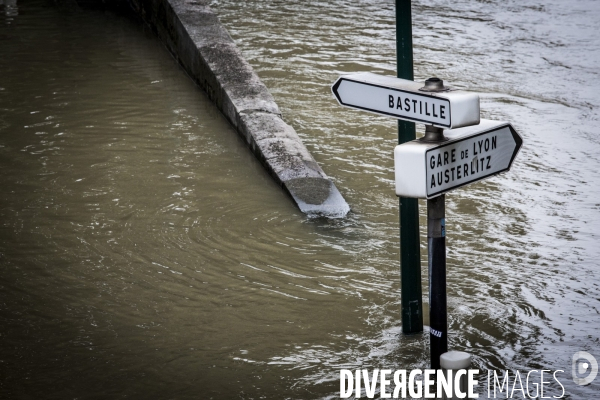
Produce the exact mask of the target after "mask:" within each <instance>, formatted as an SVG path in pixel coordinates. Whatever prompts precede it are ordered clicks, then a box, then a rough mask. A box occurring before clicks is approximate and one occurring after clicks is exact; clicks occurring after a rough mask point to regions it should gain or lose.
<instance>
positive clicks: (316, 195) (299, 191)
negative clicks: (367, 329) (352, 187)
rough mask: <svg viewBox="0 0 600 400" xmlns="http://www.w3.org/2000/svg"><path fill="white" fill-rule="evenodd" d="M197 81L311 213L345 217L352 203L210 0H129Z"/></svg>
mask: <svg viewBox="0 0 600 400" xmlns="http://www.w3.org/2000/svg"><path fill="white" fill-rule="evenodd" d="M129 2H130V4H131V5H132V7H133V8H134V10H135V11H136V12H137V13H138V14H139V15H140V16H141V17H142V19H144V20H145V21H146V22H147V23H148V24H150V25H151V26H152V27H153V28H154V29H155V30H156V32H157V33H158V36H159V37H160V38H161V40H163V41H164V42H165V44H166V45H167V48H168V49H169V50H170V51H171V53H172V54H173V55H174V56H175V58H176V59H177V60H178V61H179V63H180V64H181V65H182V66H183V67H184V69H185V70H186V71H187V72H188V74H189V75H190V76H191V77H192V79H194V81H195V82H196V83H197V84H198V85H200V86H201V87H202V88H203V89H204V90H205V91H206V93H207V94H208V96H209V98H210V99H211V101H213V103H215V105H216V106H217V107H218V108H219V110H221V112H222V113H223V114H224V115H225V117H226V118H227V119H228V120H229V121H230V122H231V124H232V125H233V126H234V127H235V128H236V130H237V131H238V132H239V133H240V134H241V135H242V136H243V137H244V138H245V139H246V142H247V143H248V145H249V146H250V148H251V149H252V151H253V152H254V154H255V155H256V156H257V157H258V158H259V159H260V161H261V162H262V163H263V165H264V166H265V167H266V168H267V170H268V171H269V172H270V173H271V175H272V176H273V177H274V178H275V180H276V181H277V182H278V183H279V184H280V185H281V186H282V187H284V188H285V189H286V190H287V192H288V193H289V194H290V195H291V196H292V198H293V199H294V201H295V202H296V204H297V205H298V207H299V208H300V210H301V211H302V212H304V213H306V214H307V215H308V216H310V217H321V216H322V217H329V218H340V217H344V216H345V215H346V214H347V213H348V211H350V207H349V206H348V203H346V201H345V200H344V198H343V197H342V195H341V194H340V192H339V191H338V189H337V188H336V186H335V185H334V184H333V182H332V181H331V180H330V179H329V178H328V177H327V175H326V174H325V173H324V172H323V170H322V169H321V167H320V166H319V165H318V164H317V162H316V161H315V159H314V158H313V157H312V155H311V154H310V152H309V151H308V150H307V149H306V147H305V146H304V144H303V143H302V141H301V140H300V138H299V137H298V134H297V133H296V131H295V130H294V128H292V127H291V126H289V125H288V124H286V123H285V122H284V121H283V120H282V119H281V112H280V111H279V107H278V106H277V104H276V103H275V100H274V99H273V96H272V95H271V93H269V91H268V89H267V88H266V86H265V85H264V84H263V83H262V81H261V80H260V79H259V78H258V75H257V74H256V73H255V72H254V70H253V69H252V67H251V66H250V64H248V62H247V61H246V60H245V59H244V58H243V56H242V54H241V52H240V50H239V49H238V48H237V46H236V45H235V43H234V42H233V40H232V39H231V37H230V36H229V33H228V32H227V30H226V29H225V28H224V27H223V26H222V25H221V23H220V22H219V19H218V17H217V16H216V14H215V13H214V12H213V11H212V10H211V9H210V7H209V5H208V3H209V1H208V0H129Z"/></svg>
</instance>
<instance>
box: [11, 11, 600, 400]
mask: <svg viewBox="0 0 600 400" xmlns="http://www.w3.org/2000/svg"><path fill="white" fill-rule="evenodd" d="M414 3H415V4H414V5H413V13H414V20H415V27H414V34H415V39H414V41H415V46H416V48H415V61H416V76H417V79H419V80H423V79H425V78H427V77H429V76H433V75H438V76H440V77H441V78H443V79H444V80H445V81H446V82H448V83H450V84H452V85H453V86H455V87H460V88H466V89H471V90H475V91H478V92H479V93H481V97H482V111H483V112H482V117H484V118H491V119H500V120H507V121H510V122H511V123H512V124H513V125H514V126H515V127H516V128H517V130H518V131H519V132H520V133H521V134H522V135H523V137H524V140H525V145H524V148H523V150H522V152H521V154H520V157H519V159H517V161H516V163H515V166H514V169H513V170H512V171H511V172H510V173H509V174H507V175H505V176H500V177H497V178H494V179H492V180H491V181H488V182H483V183H479V184H475V185H472V186H470V187H468V188H465V189H461V190H458V191H456V192H454V193H452V194H450V195H448V196H447V230H448V294H449V303H448V304H449V313H450V316H449V317H450V318H449V323H450V347H451V348H453V349H456V350H466V351H469V352H471V353H473V354H474V356H475V362H476V364H477V365H478V366H479V367H480V368H481V369H484V370H485V369H488V368H498V369H505V368H515V369H521V370H525V369H531V368H538V369H539V368H546V369H552V370H555V369H562V370H565V371H567V373H566V374H565V379H564V380H561V381H562V382H563V384H564V385H565V387H566V389H567V392H568V393H570V394H571V395H572V398H592V397H593V396H592V393H596V391H597V390H598V387H599V385H600V383H599V382H595V383H593V384H592V385H590V386H588V387H576V386H574V385H573V384H572V383H570V382H571V381H570V372H569V371H570V362H571V361H570V358H571V356H572V354H573V353H574V352H575V351H579V350H586V351H589V352H590V353H592V354H595V355H596V356H600V344H599V341H600V335H599V333H598V332H599V330H598V328H599V327H600V316H599V315H598V313H599V311H598V310H599V309H600V277H599V274H598V266H597V260H598V259H599V258H600V249H599V248H598V246H597V243H598V234H597V231H598V228H600V224H599V222H598V212H599V210H600V201H599V200H598V199H599V198H600V189H598V175H597V169H598V166H599V164H600V162H599V161H600V160H599V156H598V154H599V153H600V152H599V151H598V150H600V149H599V146H600V143H599V139H598V138H599V136H598V134H597V132H596V129H595V123H596V122H597V121H598V119H599V118H598V117H599V116H598V111H597V110H598V105H599V103H600V101H599V100H600V98H599V95H598V90H597V89H598V84H597V83H595V82H597V81H598V71H597V68H595V66H596V64H597V62H598V61H599V60H600V54H599V51H600V50H599V49H600V46H599V44H600V43H598V41H599V39H598V38H597V37H596V35H595V31H596V30H597V21H598V20H600V18H599V17H600V9H599V8H598V7H597V5H596V4H595V2H593V1H583V0H582V1H578V2H576V3H563V2H559V1H558V0H556V1H552V2H544V4H543V5H542V4H539V3H536V2H534V1H526V2H522V1H520V2H516V1H509V2H508V3H507V2H495V1H488V2H472V1H458V2H453V3H452V4H450V3H447V2H445V1H441V0H440V1H430V2H414ZM4 4H6V1H5V2H4ZM213 7H214V8H215V9H216V10H218V12H219V14H220V15H221V17H222V20H223V22H224V23H225V24H226V26H227V27H228V29H229V30H230V33H231V34H232V36H233V37H234V39H235V40H236V42H237V43H238V44H239V46H240V48H241V49H242V51H243V53H244V54H245V55H246V56H247V58H248V59H249V61H250V63H251V64H252V65H253V66H254V67H255V68H256V70H257V71H258V74H259V76H260V77H261V78H262V79H263V80H264V81H265V83H266V84H267V86H268V87H269V88H270V89H271V90H272V92H273V94H274V96H275V98H276V100H277V101H278V103H279V105H280V107H281V109H282V112H283V115H284V118H285V119H286V120H287V122H289V123H290V124H292V125H293V126H294V127H295V128H296V130H297V131H298V133H299V134H300V135H301V137H302V138H303V140H304V141H305V143H306V144H307V147H309V149H310V150H311V152H312V153H313V155H314V156H315V158H316V159H317V161H319V162H320V163H321V164H322V166H323V169H324V170H325V171H327V173H328V174H329V175H330V176H331V177H332V178H333V179H334V180H335V181H336V185H337V186H338V187H339V188H340V189H341V191H342V193H343V194H344V196H345V197H346V198H347V199H348V201H349V203H350V204H351V206H352V208H353V213H351V215H350V216H349V217H348V218H346V219H344V220H335V221H328V220H316V221H315V220H308V219H306V217H305V216H304V215H303V214H302V213H300V212H299V211H298V210H297V209H296V208H295V207H294V206H293V204H292V202H291V201H290V200H289V199H288V198H287V197H286V196H285V194H284V193H282V191H281V190H280V188H278V187H277V186H276V185H275V183H274V182H273V181H272V179H271V178H270V177H269V176H268V175H267V174H266V172H265V171H264V170H263V168H262V167H261V166H260V164H259V163H258V162H257V161H256V160H255V159H254V156H253V155H252V154H251V153H250V152H249V151H248V150H247V148H246V147H245V145H244V143H243V141H242V140H241V139H238V137H237V135H236V133H235V132H234V131H233V129H232V128H231V127H230V126H229V125H228V124H227V123H226V122H225V121H224V119H223V118H222V116H221V115H220V114H219V113H218V111H216V110H215V109H214V108H213V107H212V105H211V104H210V103H209V102H208V100H207V99H206V97H205V95H204V94H203V93H202V92H201V91H200V90H198V89H197V88H195V87H193V85H192V84H191V81H190V80H189V79H188V78H187V77H186V76H185V74H184V73H183V72H182V71H181V69H180V68H178V67H177V65H176V63H175V62H174V61H173V60H172V59H171V57H170V56H169V55H168V54H167V52H166V51H165V49H164V48H163V46H162V45H161V44H160V43H158V41H157V40H156V39H155V38H154V36H153V35H152V34H151V33H150V32H146V31H145V30H144V28H143V27H142V26H141V25H139V24H138V23H136V22H135V21H130V20H128V19H126V18H123V17H120V16H117V15H114V14H112V13H105V12H99V11H83V10H77V9H72V8H70V7H69V8H67V9H65V7H62V8H60V7H55V6H53V5H52V3H49V2H45V1H39V2H35V1H33V2H29V1H24V2H19V8H18V10H19V15H18V16H17V17H16V18H14V20H13V22H12V23H10V24H8V23H7V22H8V19H9V17H8V16H6V14H7V13H6V5H0V10H1V11H2V12H0V15H3V16H0V18H3V21H2V22H3V23H0V38H1V40H0V54H2V55H3V56H2V57H0V70H1V71H2V78H0V171H2V173H1V175H0V180H1V187H2V191H0V286H1V291H0V326H1V328H0V334H1V336H2V351H1V353H0V376H2V378H1V379H0V385H1V390H2V391H3V394H6V397H8V398H22V397H26V396H35V397H40V395H41V397H44V396H48V397H52V398H75V397H82V398H87V397H92V396H93V395H96V396H98V397H100V398H108V397H117V396H122V397H132V398H148V397H152V398H211V397H212V398H224V397H226V396H229V397H231V396H233V397H239V398H259V397H263V398H307V399H308V398H322V397H335V393H336V391H337V390H339V383H338V381H337V379H338V376H339V369H340V368H342V367H344V368H351V369H352V368H357V367H363V368H375V367H387V368H390V369H397V368H407V369H411V368H414V367H423V366H425V365H426V364H427V362H428V358H429V357H428V353H427V349H428V344H427V336H428V334H427V333H425V334H423V335H416V336H410V337H406V336H402V335H401V334H400V332H401V328H400V303H399V287H400V285H399V273H398V261H397V259H398V238H397V226H398V224H397V219H398V214H397V200H396V198H395V196H394V191H393V171H392V166H393V161H392V150H393V146H394V142H395V122H394V121H392V120H388V119H387V118H384V117H376V116H373V115H371V114H367V113H360V112H352V111H349V110H347V109H343V108H341V107H339V106H338V104H337V103H336V101H335V100H334V99H333V97H332V96H331V93H330V89H329V86H330V85H331V83H332V82H333V81H334V79H335V78H336V77H337V76H338V75H339V74H341V73H345V72H354V71H357V72H358V71H371V72H378V73H386V74H390V75H393V74H394V72H393V71H394V64H393V62H394V19H393V17H394V9H393V2H388V1H378V0H370V1H366V0H362V1H354V2H350V1H345V0H336V1H334V2H302V3H301V5H300V3H297V4H296V3H290V2H262V1H258V0H256V1H254V0H253V1H246V2H243V3H240V2H236V1H229V0H227V1H223V0H219V1H216V0H215V1H214V2H213ZM11 18H13V17H11ZM565 26H568V27H569V29H564V27H565ZM421 210H422V211H423V210H424V206H423V207H422V208H421ZM422 222H424V215H422ZM422 226H424V224H422ZM422 233H423V234H424V231H423V232H422ZM422 243H423V244H424V241H422ZM425 254H426V251H425V249H424V248H423V250H422V255H423V260H422V264H423V265H424V266H426V259H425V258H424V256H425ZM423 277H424V279H426V277H427V274H426V273H424V274H423ZM423 284H424V288H426V284H427V282H426V281H425V280H424V281H423ZM424 298H425V300H426V299H427V293H426V291H425V293H424Z"/></svg>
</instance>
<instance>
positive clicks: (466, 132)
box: [394, 119, 523, 199]
mask: <svg viewBox="0 0 600 400" xmlns="http://www.w3.org/2000/svg"><path fill="white" fill-rule="evenodd" d="M444 136H445V137H446V138H447V139H448V140H447V141H445V142H442V143H427V142H423V141H421V140H418V139H417V140H413V141H411V142H408V143H404V144H402V145H399V146H396V148H395V150H394V165H395V172H396V195H398V196H403V197H416V198H425V199H430V198H433V197H436V196H439V195H441V194H443V193H446V192H448V191H451V190H454V189H456V188H458V187H461V186H464V185H467V184H469V183H473V182H477V181H480V180H482V179H486V178H489V177H491V176H493V175H497V174H499V173H501V172H506V171H508V170H509V169H510V167H511V165H512V163H513V160H514V159H515V157H516V156H517V154H518V152H519V149H520V148H521V145H522V144H523V139H522V138H521V136H519V134H518V133H517V132H516V131H515V129H514V128H513V127H512V126H511V125H510V124H509V123H507V122H501V121H490V120H485V119H482V120H481V122H480V124H479V125H473V126H468V127H465V128H459V129H452V130H445V131H444Z"/></svg>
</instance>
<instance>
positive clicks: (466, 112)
mask: <svg viewBox="0 0 600 400" xmlns="http://www.w3.org/2000/svg"><path fill="white" fill-rule="evenodd" d="M422 87H423V84H422V83H419V82H413V81H409V80H406V79H400V78H393V77H389V76H383V75H377V74H372V73H367V72H365V73H360V74H352V75H343V76H341V77H340V78H338V80H337V81H336V82H335V83H334V84H333V86H332V87H331V91H332V92H333V94H334V96H335V97H336V98H337V100H338V102H339V103H340V104H341V105H343V106H346V107H351V108H356V109H360V110H365V111H370V112H374V113H377V114H383V115H388V116H390V117H394V118H398V119H402V120H406V121H413V122H421V123H425V124H428V125H434V126H438V127H442V128H460V127H463V126H469V125H476V124H478V123H479V96H478V95H477V94H475V93H469V92H463V91H460V90H448V91H443V92H427V91H422V90H420V89H421V88H422Z"/></svg>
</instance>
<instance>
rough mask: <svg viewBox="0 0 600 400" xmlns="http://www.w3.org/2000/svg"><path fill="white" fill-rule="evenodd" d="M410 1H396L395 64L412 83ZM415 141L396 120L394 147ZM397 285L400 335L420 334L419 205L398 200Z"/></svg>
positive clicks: (408, 126) (410, 129)
mask: <svg viewBox="0 0 600 400" xmlns="http://www.w3.org/2000/svg"><path fill="white" fill-rule="evenodd" d="M412 47H413V46H412V17H411V8H410V0H396V60H397V64H398V74H397V76H398V78H403V79H409V80H411V81H412V80H414V75H413V74H414V72H413V49H412ZM415 138H416V131H415V124H414V122H407V121H402V120H398V144H402V143H406V142H409V141H411V140H414V139H415ZM399 207H400V281H401V289H400V290H401V293H400V296H401V301H402V332H403V333H405V334H409V333H418V332H422V331H423V299H422V290H421V255H420V248H419V203H418V200H417V199H413V198H408V197H400V199H399Z"/></svg>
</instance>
